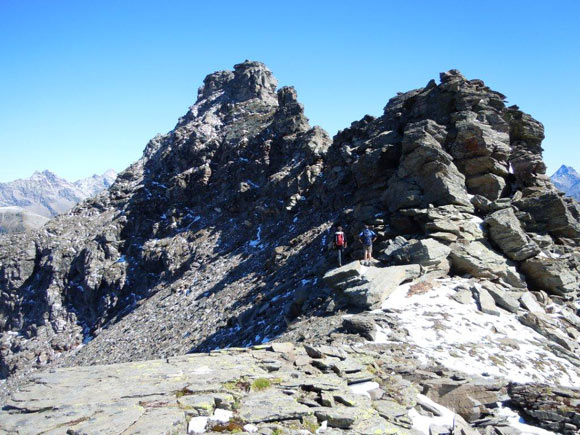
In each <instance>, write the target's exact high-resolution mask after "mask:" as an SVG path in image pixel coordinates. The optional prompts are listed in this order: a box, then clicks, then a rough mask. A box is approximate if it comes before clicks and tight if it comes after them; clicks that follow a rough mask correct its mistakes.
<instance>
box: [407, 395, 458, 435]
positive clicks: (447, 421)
mask: <svg viewBox="0 0 580 435" xmlns="http://www.w3.org/2000/svg"><path fill="white" fill-rule="evenodd" d="M417 401H418V402H419V403H426V404H428V405H429V406H430V407H432V408H434V409H436V410H437V411H439V413H440V414H441V415H440V416H433V417H428V416H426V415H421V414H419V413H418V412H417V410H416V409H415V408H413V409H411V410H410V411H409V418H410V419H411V420H412V421H413V429H415V430H416V431H419V432H421V433H423V434H428V433H429V426H431V425H432V424H435V425H437V426H445V427H448V428H450V429H451V428H452V427H453V419H454V418H455V413H454V412H453V411H451V410H450V409H448V408H445V407H444V406H441V405H439V404H438V403H435V402H433V401H432V400H431V399H429V398H428V397H427V396H424V395H422V394H418V395H417Z"/></svg>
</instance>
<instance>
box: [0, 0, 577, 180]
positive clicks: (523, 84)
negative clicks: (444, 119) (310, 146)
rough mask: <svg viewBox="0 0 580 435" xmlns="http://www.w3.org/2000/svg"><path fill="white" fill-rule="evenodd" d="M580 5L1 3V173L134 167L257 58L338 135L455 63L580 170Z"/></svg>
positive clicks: (552, 153) (551, 156)
mask: <svg viewBox="0 0 580 435" xmlns="http://www.w3.org/2000/svg"><path fill="white" fill-rule="evenodd" d="M579 17H580V1H576V0H571V1H566V0H558V1H533V0H528V1H518V0H512V1H509V0H502V1H495V0H491V1H490V0H487V1H481V0H480V1H471V0H463V1H446V0H439V1H420V0H415V1H407V2H403V1H367V2H365V1H359V2H342V1H339V0H335V1H331V2H325V1H317V2H316V1H292V2H284V3H282V2H272V1H263V2H259V1H247V2H240V1H220V2H215V3H214V4H210V2H198V1H146V0H140V1H107V0H100V1H80V0H79V1H64V0H63V1H60V0H53V1H45V0H42V1H28V0H0V20H1V21H0V22H1V25H0V150H1V154H0V155H1V156H2V159H1V161H0V182H3V181H10V180H13V179H16V178H22V177H28V176H30V175H31V173H32V172H33V171H34V170H42V169H49V170H51V171H53V172H55V173H56V174H58V175H60V176H62V177H65V178H67V179H70V180H75V179H78V178H81V177H85V176H89V175H92V174H93V173H102V172H104V171H105V170H106V169H108V168H113V169H115V170H122V169H124V168H125V167H127V166H128V165H129V164H130V163H132V162H133V161H135V160H137V159H138V158H139V157H140V156H141V153H142V150H143V148H144V147H145V145H146V143H147V141H148V140H149V139H150V138H151V137H153V136H154V135H155V134H156V133H165V132H167V131H169V130H171V129H172V128H173V127H174V125H175V123H176V121H177V118H178V117H179V116H181V115H183V114H184V113H185V112H186V111H187V108H188V107H189V106H190V105H192V104H193V103H194V102H195V97H196V94H197V88H198V87H199V86H200V85H201V83H202V80H203V78H204V77H205V75H207V74H209V73H211V72H213V71H216V70H221V69H231V68H232V66H233V65H234V64H235V63H238V62H240V61H243V60H244V59H252V60H260V61H262V62H264V63H266V64H267V65H268V66H269V67H270V69H271V70H272V71H273V73H274V75H275V76H276V77H277V78H278V81H279V84H280V86H283V85H293V86H295V87H296V89H297V91H298V97H299V99H300V101H301V102H302V103H303V104H304V105H305V108H306V115H307V116H308V117H309V118H310V121H311V124H318V125H321V126H322V127H324V128H325V129H326V130H327V131H329V133H330V134H331V135H334V134H335V133H336V132H337V130H339V129H341V128H344V127H347V126H349V125H350V123H351V122H352V121H354V120H357V119H360V118H361V117H362V116H364V115H365V114H367V113H369V114H371V115H380V114H381V113H382V109H383V107H384V106H385V104H386V102H387V101H388V99H389V98H391V97H392V96H394V95H395V94H396V92H399V91H407V90H410V89H414V88H418V87H422V86H424V85H425V84H427V82H428V81H429V80H430V79H431V78H436V79H438V76H439V73H440V72H441V71H446V70H449V69H452V68H457V69H459V70H461V71H462V73H463V74H464V75H465V76H467V77H468V78H479V79H482V80H484V81H485V82H486V84H487V85H488V86H490V87H492V88H493V89H495V90H498V91H500V92H502V93H504V94H505V95H507V97H508V102H509V104H517V105H519V106H520V108H521V109H522V110H524V111H526V112H528V113H530V114H531V115H532V116H534V117H535V118H536V119H538V120H539V121H541V122H542V123H544V125H545V127H546V140H545V141H544V143H543V146H544V149H545V152H544V158H545V161H546V163H547V165H548V171H549V173H550V174H551V173H552V172H554V171H555V170H556V169H557V168H558V167H559V166H560V165H561V164H568V165H571V166H574V167H575V168H576V169H578V170H580V151H579V150H580V135H579V134H578V131H577V130H578V128H579V127H580V122H579V121H580V26H579V25H578V23H579V20H580V18H579Z"/></svg>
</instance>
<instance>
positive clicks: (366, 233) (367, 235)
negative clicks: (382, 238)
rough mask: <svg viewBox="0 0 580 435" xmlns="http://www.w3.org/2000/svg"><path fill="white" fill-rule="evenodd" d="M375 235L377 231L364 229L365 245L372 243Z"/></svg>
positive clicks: (363, 239)
mask: <svg viewBox="0 0 580 435" xmlns="http://www.w3.org/2000/svg"><path fill="white" fill-rule="evenodd" d="M374 235H375V233H373V232H372V231H371V230H367V229H364V230H363V232H362V233H361V236H362V237H361V238H362V241H363V245H365V246H370V245H372V244H373V236H374Z"/></svg>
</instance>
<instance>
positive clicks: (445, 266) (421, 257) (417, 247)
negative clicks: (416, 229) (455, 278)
mask: <svg viewBox="0 0 580 435" xmlns="http://www.w3.org/2000/svg"><path fill="white" fill-rule="evenodd" d="M450 252H451V249H450V248H449V247H448V246H446V245H444V244H443V243H441V242H438V241H437V240H435V239H431V238H429V239H423V240H415V241H412V242H409V243H407V244H405V245H403V246H401V247H400V248H398V249H396V250H394V251H392V252H391V258H392V259H393V260H394V262H396V263H399V264H410V263H411V264H419V265H420V266H421V268H422V269H423V270H424V271H426V272H433V271H437V272H439V274H440V275H442V276H444V275H446V274H447V273H448V272H449V267H450V265H449V261H448V260H447V257H448V256H449V253H450Z"/></svg>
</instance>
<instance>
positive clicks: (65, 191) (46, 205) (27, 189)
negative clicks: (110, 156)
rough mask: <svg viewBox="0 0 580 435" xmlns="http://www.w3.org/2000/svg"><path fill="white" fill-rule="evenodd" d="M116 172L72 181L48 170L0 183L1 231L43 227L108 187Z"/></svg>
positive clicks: (18, 230)
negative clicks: (47, 222) (51, 219)
mask: <svg viewBox="0 0 580 435" xmlns="http://www.w3.org/2000/svg"><path fill="white" fill-rule="evenodd" d="M116 177H117V173H116V172H115V171H114V170H112V169H110V170H108V171H106V172H105V173H104V174H102V175H93V176H92V177H88V178H83V179H80V180H77V181H75V182H72V183H71V182H70V181H67V180H65V179H64V178H60V177H58V176H57V175H55V174H54V173H52V172H50V171H42V172H39V171H36V172H34V174H32V176H31V177H30V178H24V179H18V180H15V181H11V182H8V183H0V232H10V233H13V232H21V231H26V230H29V229H33V228H38V227H40V226H42V225H43V224H44V223H45V222H46V221H47V220H48V219H49V218H51V217H53V216H55V215H57V214H60V213H64V212H66V211H68V210H70V209H71V208H72V207H74V206H75V205H76V204H77V203H79V202H80V201H82V200H83V199H85V198H88V197H90V196H94V195H96V194H97V193H99V192H101V191H102V190H103V189H106V188H107V187H109V186H110V185H111V184H112V183H113V181H115V178H116Z"/></svg>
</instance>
